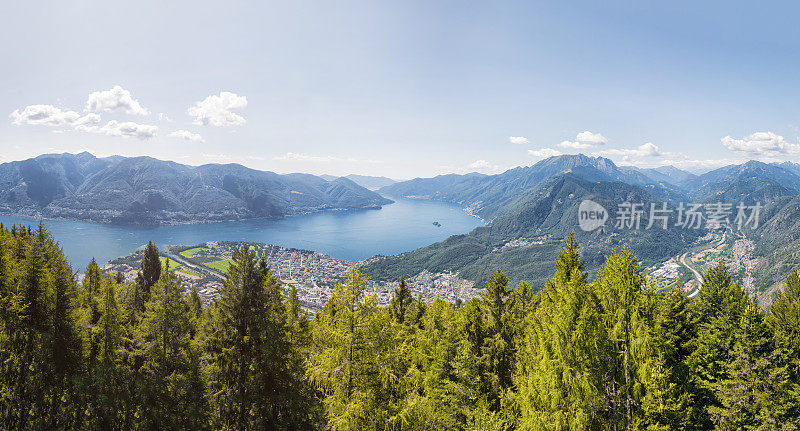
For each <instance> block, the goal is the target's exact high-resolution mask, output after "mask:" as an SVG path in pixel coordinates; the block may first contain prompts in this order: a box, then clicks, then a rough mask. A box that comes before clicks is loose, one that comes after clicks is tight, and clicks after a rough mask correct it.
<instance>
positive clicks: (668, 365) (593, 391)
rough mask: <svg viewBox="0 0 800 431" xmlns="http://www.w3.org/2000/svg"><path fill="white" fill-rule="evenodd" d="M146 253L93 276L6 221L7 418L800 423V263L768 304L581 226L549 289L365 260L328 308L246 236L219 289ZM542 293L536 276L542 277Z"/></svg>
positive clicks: (131, 424)
mask: <svg viewBox="0 0 800 431" xmlns="http://www.w3.org/2000/svg"><path fill="white" fill-rule="evenodd" d="M157 257H158V251H157V250H156V249H155V247H152V248H149V249H148V252H147V253H145V260H146V261H147V262H143V265H142V268H143V272H142V274H141V276H140V277H139V278H138V280H137V281H134V282H131V283H118V282H117V280H115V277H114V276H113V275H112V274H108V275H103V273H102V272H101V270H100V268H99V267H98V265H97V264H96V263H95V262H92V263H91V264H90V265H89V266H88V267H87V269H86V275H85V278H84V279H83V282H82V283H81V285H80V286H79V285H78V283H77V280H76V277H75V275H74V273H73V271H72V269H71V268H70V267H69V265H68V264H67V263H66V260H65V259H64V256H63V253H62V252H61V250H60V249H59V247H58V245H57V244H56V243H55V241H54V240H53V239H52V237H51V236H50V235H49V234H48V233H47V232H46V231H45V230H44V228H43V227H42V226H41V225H40V226H39V227H38V228H37V229H30V228H17V227H14V228H12V229H10V230H9V229H6V228H3V227H0V424H2V428H3V429H10V430H18V429H124V430H128V429H148V430H149V429H192V430H195V429H225V430H247V429H288V430H292V429H296V430H306V429H331V430H366V429H380V430H385V429H392V430H424V429H437V430H438V429H448V430H450V429H452V430H511V429H521V430H604V429H607V430H621V429H626V430H632V429H637V430H638V429H641V430H645V429H646V430H668V429H678V430H680V429H685V430H709V429H723V430H734V429H735V430H739V429H753V430H755V429H763V430H776V429H785V430H790V429H797V427H798V426H799V425H800V396H798V394H800V366H799V365H798V364H800V341H798V340H800V276H798V275H797V273H791V274H790V275H789V276H788V278H787V281H786V287H785V289H783V291H781V292H779V293H778V294H777V295H776V297H775V299H774V302H773V304H772V306H771V308H769V309H768V310H764V309H762V308H761V307H760V306H759V305H758V303H757V302H756V301H755V300H754V299H752V298H751V297H750V295H749V294H748V292H746V291H745V290H744V289H743V288H742V287H741V286H740V285H739V284H737V283H735V282H734V281H732V279H731V276H730V274H729V273H728V271H727V269H726V268H725V267H724V266H722V265H720V266H717V267H715V268H713V269H711V270H709V271H708V272H707V273H706V274H705V281H704V283H703V286H702V289H701V290H700V293H699V294H698V296H697V297H696V298H695V299H689V298H687V297H686V296H685V295H684V293H683V292H682V290H681V289H680V287H679V286H673V287H672V289H670V290H669V291H668V292H665V293H661V292H657V291H656V290H655V289H654V288H653V287H652V286H651V285H650V283H649V282H648V280H647V279H646V278H645V277H643V276H642V275H641V274H640V272H639V270H638V268H639V263H638V261H637V259H636V257H634V256H633V254H632V253H631V251H630V250H629V249H627V248H622V249H621V250H619V251H613V252H611V253H610V254H609V255H608V256H607V257H606V260H605V263H604V264H603V266H602V268H601V269H600V270H599V271H598V272H597V275H596V277H594V279H593V280H591V279H590V277H589V274H588V273H587V271H586V268H585V262H584V261H583V260H582V258H581V253H580V251H579V247H578V242H577V240H576V239H575V238H574V237H573V236H572V235H569V236H568V239H567V241H566V243H565V244H564V245H563V247H562V248H561V250H560V252H559V253H558V257H557V259H556V263H555V271H554V272H551V277H550V278H549V279H548V280H547V282H546V283H544V286H541V288H539V287H538V286H529V285H528V284H527V283H524V282H521V283H519V284H517V285H513V284H510V283H509V279H508V278H507V277H506V276H505V275H504V274H503V273H502V272H500V271H495V272H493V273H492V274H491V275H490V276H489V277H488V279H487V281H486V290H485V293H484V295H483V297H482V298H480V299H473V300H471V301H468V302H466V303H463V304H462V303H459V304H457V305H454V304H450V303H447V302H444V301H441V300H436V301H434V302H431V303H422V302H420V301H419V300H418V299H415V298H414V297H413V296H412V294H411V291H410V289H409V288H408V286H407V285H406V284H405V282H404V281H403V280H400V283H399V285H398V287H397V289H396V291H395V296H394V298H393V299H392V301H391V303H390V304H388V305H386V306H381V305H378V304H377V302H376V296H375V295H374V294H373V293H371V292H369V290H368V288H367V286H368V284H367V283H366V279H365V277H364V276H363V275H362V274H361V273H359V272H358V271H355V270H353V271H351V272H349V273H348V274H347V276H346V277H345V278H344V279H343V280H342V281H341V282H340V283H338V284H337V285H336V288H335V292H334V294H333V297H332V298H331V300H330V301H329V302H328V303H327V304H326V305H325V306H324V307H323V308H321V309H319V310H317V311H316V312H315V314H314V315H313V316H312V317H309V316H306V315H304V314H303V313H302V311H301V310H300V307H299V303H298V299H297V292H296V291H294V290H292V291H290V292H288V294H287V295H285V296H286V297H285V298H284V297H282V294H281V286H280V281H279V280H278V279H277V278H276V277H275V276H274V275H272V273H271V272H270V270H269V268H267V267H266V266H265V265H264V263H263V261H259V260H257V259H256V256H255V255H254V254H253V253H252V252H250V251H248V249H247V248H246V247H243V248H242V249H240V250H238V251H236V253H235V254H234V256H233V259H232V260H233V262H234V264H233V265H231V268H230V269H229V271H228V273H227V277H226V279H225V282H224V286H223V288H222V292H221V293H222V296H221V299H219V300H218V301H217V302H216V303H214V304H212V305H210V306H208V307H207V308H205V309H203V308H202V307H201V301H200V298H199V296H198V295H197V293H196V292H190V293H188V294H187V293H184V292H183V289H182V287H181V284H180V282H179V280H178V279H176V277H175V276H174V275H173V274H172V273H171V272H170V271H168V270H164V269H163V268H161V267H160V265H161V263H160V261H159V259H158V258H157ZM534 290H536V291H537V293H535V294H534V293H533V291H534Z"/></svg>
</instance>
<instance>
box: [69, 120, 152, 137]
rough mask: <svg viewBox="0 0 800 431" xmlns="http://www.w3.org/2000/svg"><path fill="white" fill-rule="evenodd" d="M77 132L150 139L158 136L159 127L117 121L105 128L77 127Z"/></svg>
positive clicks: (112, 121) (109, 123)
mask: <svg viewBox="0 0 800 431" xmlns="http://www.w3.org/2000/svg"><path fill="white" fill-rule="evenodd" d="M75 130H77V131H79V132H89V133H98V134H101V135H108V136H121V137H123V138H128V137H133V138H139V139H149V138H152V137H154V136H155V135H156V132H158V127H157V126H153V125H149V124H137V123H134V122H132V121H125V122H122V123H120V122H118V121H116V120H111V121H109V122H108V123H106V125H105V126H103V127H98V126H84V125H79V126H76V127H75Z"/></svg>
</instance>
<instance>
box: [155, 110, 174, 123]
mask: <svg viewBox="0 0 800 431" xmlns="http://www.w3.org/2000/svg"><path fill="white" fill-rule="evenodd" d="M158 121H166V122H167V123H171V122H172V118H169V116H167V114H165V113H163V112H159V113H158Z"/></svg>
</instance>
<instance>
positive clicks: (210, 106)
mask: <svg viewBox="0 0 800 431" xmlns="http://www.w3.org/2000/svg"><path fill="white" fill-rule="evenodd" d="M245 107H247V98H246V97H244V96H238V95H236V94H234V93H230V92H227V91H222V92H220V93H219V96H216V95H213V94H212V95H211V96H208V97H206V98H205V99H203V100H201V101H200V102H197V103H195V104H194V105H193V106H191V107H189V111H188V112H189V115H191V116H192V117H194V122H193V124H196V125H206V126H215V127H227V126H240V125H242V124H244V123H245V122H246V120H245V119H244V117H242V116H241V115H239V114H236V113H234V112H233V111H234V110H240V109H244V108H245Z"/></svg>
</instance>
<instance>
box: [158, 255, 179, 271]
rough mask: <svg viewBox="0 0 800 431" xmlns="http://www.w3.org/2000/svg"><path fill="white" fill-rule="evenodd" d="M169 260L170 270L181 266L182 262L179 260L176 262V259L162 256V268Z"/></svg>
mask: <svg viewBox="0 0 800 431" xmlns="http://www.w3.org/2000/svg"><path fill="white" fill-rule="evenodd" d="M167 261H169V270H170V271H172V270H174V269H176V268H178V267H179V266H181V264H180V263H178V262H176V261H174V260H172V259H169V258H166V257H164V256H161V267H162V268H163V267H164V265H166V264H167Z"/></svg>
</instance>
